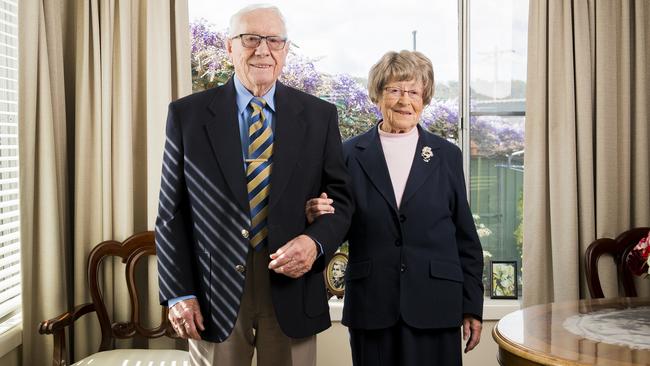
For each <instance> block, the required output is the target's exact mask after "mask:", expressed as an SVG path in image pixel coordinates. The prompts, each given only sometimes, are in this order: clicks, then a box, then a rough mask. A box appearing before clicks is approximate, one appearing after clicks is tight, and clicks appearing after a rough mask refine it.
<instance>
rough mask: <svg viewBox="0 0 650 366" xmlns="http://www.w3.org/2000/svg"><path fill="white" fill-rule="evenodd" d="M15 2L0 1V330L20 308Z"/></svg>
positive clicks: (14, 318)
mask: <svg viewBox="0 0 650 366" xmlns="http://www.w3.org/2000/svg"><path fill="white" fill-rule="evenodd" d="M18 161H19V160H18V2H17V1H16V0H0V333H2V331H3V330H6V328H7V325H8V324H13V323H15V322H16V318H17V317H19V316H20V315H19V312H20V307H21V296H20V293H21V276H20V211H19V199H18V192H19V182H18V178H19V175H18V167H19V165H18Z"/></svg>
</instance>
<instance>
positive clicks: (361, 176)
mask: <svg viewBox="0 0 650 366" xmlns="http://www.w3.org/2000/svg"><path fill="white" fill-rule="evenodd" d="M417 128H418V133H419V138H418V143H417V148H416V151H415V156H414V157H413V165H412V167H411V171H410V173H409V177H408V180H407V183H406V187H405V190H404V194H403V198H402V202H401V204H400V206H399V209H398V208H397V203H396V201H395V194H394V192H393V185H392V183H391V179H390V174H389V172H388V167H387V165H386V160H385V158H384V153H383V150H382V147H381V142H380V139H379V133H378V131H377V126H374V127H372V128H371V129H370V130H369V131H368V132H365V133H364V134H362V135H359V136H357V137H354V138H352V139H350V140H348V141H346V142H345V143H344V146H343V150H344V157H345V161H346V164H347V167H348V172H349V173H350V178H351V180H352V188H351V189H352V191H353V193H352V196H353V198H354V203H355V212H354V214H353V216H352V223H351V225H350V231H349V233H348V241H349V245H350V257H349V263H348V267H347V270H346V291H345V306H344V309H343V323H344V324H345V325H347V326H349V327H351V328H359V329H382V328H387V327H390V326H392V325H395V324H396V323H397V321H398V320H399V318H400V317H401V318H402V319H403V320H404V321H405V322H406V323H407V324H408V325H410V326H412V327H415V328H423V329H430V328H446V327H456V326H459V325H460V324H461V323H462V318H463V314H471V315H473V316H475V317H477V318H478V319H481V317H482V314H483V310H482V308H483V282H482V279H481V277H482V272H483V253H482V249H481V244H480V242H479V239H478V235H477V233H476V228H475V227H474V220H473V218H472V214H471V212H470V209H469V204H468V202H467V194H466V191H465V180H464V177H463V164H462V154H461V152H460V149H458V147H456V146H455V145H453V144H452V143H450V142H448V141H446V140H444V139H442V138H440V137H438V136H435V135H433V134H432V133H430V132H428V131H425V130H424V129H423V128H421V127H420V126H419V125H418V127H417ZM428 151H430V154H429V153H428Z"/></svg>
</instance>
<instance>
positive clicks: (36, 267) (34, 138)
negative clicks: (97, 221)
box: [18, 0, 72, 365]
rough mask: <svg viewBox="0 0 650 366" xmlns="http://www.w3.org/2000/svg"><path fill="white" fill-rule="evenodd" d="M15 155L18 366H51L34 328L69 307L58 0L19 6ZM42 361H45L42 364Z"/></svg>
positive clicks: (45, 343) (65, 49)
mask: <svg viewBox="0 0 650 366" xmlns="http://www.w3.org/2000/svg"><path fill="white" fill-rule="evenodd" d="M18 8H19V21H18V24H19V42H18V44H19V45H20V50H19V65H20V74H19V104H18V114H19V118H20V122H19V123H18V126H19V130H18V133H19V157H20V221H21V230H20V235H21V255H22V258H21V260H22V276H23V282H22V283H23V286H22V299H23V346H22V352H23V357H22V359H23V364H24V365H46V364H51V355H52V339H51V337H44V336H39V335H38V333H37V329H38V323H39V322H40V321H42V320H45V319H49V318H51V317H54V316H55V315H57V314H59V313H61V312H63V311H64V310H66V309H67V308H68V307H69V305H70V304H69V302H68V298H69V296H70V294H71V290H72V289H71V288H70V287H69V286H68V282H67V279H69V278H71V273H72V272H71V268H72V267H71V266H72V263H71V261H70V257H69V256H68V254H69V253H70V250H69V242H70V238H71V235H70V233H69V231H70V230H69V228H70V226H69V225H70V210H69V208H70V206H69V199H70V197H71V196H70V195H69V190H68V187H69V179H68V172H69V171H68V160H67V159H68V156H70V155H71V154H70V152H69V151H68V146H67V141H68V137H69V133H68V131H67V130H68V126H69V123H68V120H69V117H70V115H69V113H68V111H67V108H66V97H67V96H68V90H67V88H66V78H68V77H69V75H68V74H67V72H66V71H67V70H66V68H65V66H64V65H65V59H66V54H69V53H70V52H71V51H72V49H71V47H70V45H69V43H68V42H67V40H66V39H65V37H64V35H65V34H66V31H68V30H70V29H71V28H68V27H67V24H69V22H70V20H71V17H70V16H69V13H67V12H66V9H65V6H64V1H63V0H44V1H21V3H20V4H19V7H18ZM47 356H50V362H49V363H48V362H46V359H47Z"/></svg>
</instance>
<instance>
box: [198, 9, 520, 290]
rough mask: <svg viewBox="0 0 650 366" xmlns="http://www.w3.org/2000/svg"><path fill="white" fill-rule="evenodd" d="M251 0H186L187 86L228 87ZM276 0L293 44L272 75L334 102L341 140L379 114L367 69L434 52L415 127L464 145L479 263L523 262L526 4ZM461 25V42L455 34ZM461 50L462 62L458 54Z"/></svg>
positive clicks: (457, 33)
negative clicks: (231, 42) (233, 23)
mask: <svg viewBox="0 0 650 366" xmlns="http://www.w3.org/2000/svg"><path fill="white" fill-rule="evenodd" d="M256 2H257V1H255V0H250V1H245V2H237V3H224V2H220V3H218V2H214V1H211V0H190V1H189V11H190V26H191V36H192V81H193V88H194V90H195V91H198V90H203V89H205V88H209V87H212V86H214V85H219V84H221V83H224V82H225V81H226V80H228V78H229V77H230V76H231V75H232V73H233V67H232V65H231V64H230V62H229V61H228V58H227V54H226V51H225V39H226V32H227V28H228V22H229V18H230V16H231V15H232V14H233V13H235V12H236V11H237V10H239V9H240V8H241V7H243V6H245V5H247V4H249V3H251V4H252V3H256ZM520 3H521V4H520ZM275 4H276V5H277V6H278V7H279V8H280V9H281V10H282V12H283V13H284V15H285V17H286V18H287V19H286V20H287V28H288V32H289V37H290V39H291V41H292V43H293V47H292V50H291V52H290V54H289V57H288V60H287V65H286V66H285V69H284V73H283V75H282V76H281V77H280V80H281V81H282V82H284V83H285V84H288V85H291V86H293V87H296V88H298V89H301V90H304V91H306V92H308V93H311V94H314V95H316V96H319V97H321V98H323V99H326V100H329V101H330V102H332V103H334V104H336V105H337V106H338V107H339V108H338V110H339V123H340V129H341V134H342V137H343V138H344V139H345V138H348V137H351V136H354V135H356V134H359V133H361V132H363V131H365V130H367V129H368V128H369V127H370V126H371V125H372V124H374V122H375V121H376V120H377V117H378V110H377V109H376V107H375V106H374V105H373V104H372V103H371V102H370V100H369V98H368V93H367V90H366V84H367V76H368V71H369V70H370V67H371V66H372V65H373V64H374V63H375V62H376V61H377V60H379V58H380V57H381V55H383V54H384V53H385V52H386V51H388V50H401V49H417V50H418V51H421V52H423V53H424V54H425V55H427V56H428V57H429V58H430V59H431V61H432V63H433V66H434V72H435V79H436V92H435V95H434V100H433V101H432V102H431V104H430V105H429V106H428V107H427V108H426V109H425V111H424V113H423V115H422V119H423V121H422V124H423V126H424V127H425V128H427V129H429V130H430V131H432V132H434V133H436V134H438V135H440V136H442V137H444V138H446V139H448V140H449V141H452V142H454V143H456V144H458V145H459V146H465V145H466V146H467V147H466V148H464V155H465V157H466V161H467V169H466V170H467V172H468V175H469V177H468V189H469V197H470V204H471V207H472V210H473V211H474V213H475V214H476V216H475V221H476V223H477V226H478V228H479V234H480V236H481V242H482V243H483V246H484V250H485V251H484V256H485V259H486V263H488V262H489V260H490V259H493V260H514V259H519V258H520V246H518V245H519V241H518V240H517V238H518V236H517V234H516V232H518V230H519V231H520V223H521V216H520V214H519V213H518V210H519V207H520V205H521V198H520V196H521V186H522V180H523V179H522V177H523V121H524V105H525V103H524V102H525V101H524V98H525V95H524V90H525V77H526V75H525V71H526V69H525V65H526V42H525V41H526V28H527V22H526V19H527V11H528V10H527V6H528V5H527V2H525V1H524V2H522V1H517V0H505V1H504V0H484V1H480V2H479V1H477V2H471V6H472V7H471V9H470V12H468V15H469V16H463V15H462V12H461V11H460V10H461V9H464V7H465V6H467V5H469V1H468V0H458V1H453V0H448V1H436V2H429V3H426V4H425V3H423V2H413V1H406V2H394V1H387V0H377V1H374V2H373V3H372V16H369V11H370V10H369V6H368V3H355V2H346V1H344V0H332V1H330V2H327V3H323V4H320V5H319V7H318V9H317V14H316V13H315V11H314V8H313V6H312V5H311V4H305V3H300V2H295V1H290V0H284V1H283V0H278V1H276V2H275ZM470 13H471V14H470ZM460 29H466V30H468V31H469V42H466V43H463V42H460V41H459V38H460V37H459V35H460V34H462V33H461V32H460V31H459V30H460ZM511 50H512V52H511ZM462 54H467V55H469V57H468V58H466V59H463V58H462V57H460V55H462ZM464 60H467V61H464ZM461 61H463V62H461ZM465 66H466V67H465ZM461 80H468V82H466V83H463V82H461ZM464 84H466V87H465V88H466V89H467V93H466V94H467V95H468V97H466V98H465V99H463V98H461V96H462V93H463V91H464V87H463V85H464ZM462 116H468V118H462ZM462 120H467V121H469V123H466V124H462V123H461V121H462ZM464 141H465V143H463V142H464ZM490 256H491V257H490ZM519 263H521V261H519ZM486 269H488V270H487V272H486V273H489V267H488V266H487V265H486ZM485 278H486V279H487V276H486V277H485ZM485 284H486V289H489V283H487V282H486V283H485ZM520 293H521V292H520Z"/></svg>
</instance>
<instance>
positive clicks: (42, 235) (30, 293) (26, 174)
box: [20, 0, 191, 365]
mask: <svg viewBox="0 0 650 366" xmlns="http://www.w3.org/2000/svg"><path fill="white" fill-rule="evenodd" d="M20 8H21V9H20V11H21V18H20V24H21V33H20V35H21V39H20V44H21V47H24V48H23V49H21V67H22V69H21V86H20V89H21V90H20V92H21V94H20V99H21V100H20V114H21V129H20V133H21V136H20V137H21V141H20V142H21V146H20V148H21V151H20V153H21V164H22V165H21V168H22V169H21V184H22V186H23V187H24V188H23V194H22V198H21V205H22V206H21V213H22V218H21V220H22V221H21V224H22V225H21V233H22V247H23V268H29V269H30V270H29V271H24V272H25V281H24V291H25V296H24V304H25V305H24V319H25V320H24V329H25V332H24V338H23V364H24V365H45V364H49V363H50V362H51V352H52V348H51V344H49V343H51V342H50V339H49V337H44V336H39V335H37V334H36V331H35V329H36V325H37V324H38V322H39V321H40V320H43V319H46V318H49V317H52V316H54V315H56V314H58V313H60V312H62V311H63V310H64V309H68V308H69V307H70V306H71V305H72V304H73V303H74V304H80V303H83V302H87V301H89V300H90V298H89V296H88V292H87V291H88V290H87V285H86V277H85V270H86V260H87V256H88V253H89V252H90V250H91V248H92V247H93V246H94V245H96V244H97V243H99V242H101V241H103V240H107V239H118V240H123V239H125V238H126V237H127V236H129V235H131V234H133V233H134V232H138V231H142V230H146V229H147V228H151V227H152V226H151V225H149V223H150V222H151V221H152V217H154V216H155V212H152V210H151V209H150V208H151V207H155V204H153V203H152V202H149V201H150V200H151V199H153V197H156V199H157V191H156V193H150V192H149V190H151V189H153V188H152V187H153V184H151V180H150V177H151V176H159V170H160V165H158V166H157V167H155V169H154V168H153V166H152V165H151V164H149V161H151V160H154V161H158V160H159V159H160V158H159V157H158V156H157V155H160V154H161V153H162V143H163V141H162V140H161V138H160V137H158V136H162V134H163V133H164V123H165V115H166V110H167V109H166V106H167V104H168V103H169V102H170V101H171V100H173V99H176V98H178V97H180V96H183V95H186V94H189V93H190V92H191V80H190V65H189V60H190V56H189V26H188V14H187V0H148V1H119V0H84V1H78V0H54V1H53V0H47V1H46V0H27V1H23V2H21V6H20ZM66 101H67V103H66ZM157 130H160V132H158V131H157ZM150 135H152V136H153V137H152V136H150ZM152 169H153V170H152ZM155 189H157V187H156V188H155ZM123 275H124V274H123V266H122V265H121V263H119V262H116V263H113V264H111V265H109V266H107V267H106V268H105V271H104V277H103V280H104V293H103V295H104V298H105V301H106V302H107V303H108V304H109V311H110V312H112V313H113V314H114V315H115V316H116V318H117V319H118V320H126V319H128V317H129V313H128V303H127V292H126V289H125V288H117V287H115V286H114V284H116V283H118V282H119V281H121V280H122V279H123ZM155 277H156V273H155V269H154V268H151V269H150V270H149V271H148V279H144V280H143V281H142V285H143V286H145V287H147V286H148V287H149V288H148V289H147V288H144V290H146V291H147V292H148V293H149V294H150V295H151V296H150V298H151V302H150V303H151V307H152V318H153V319H152V322H155V321H157V320H158V319H159V316H160V313H159V308H155V307H156V306H157V287H156V281H155ZM154 309H155V310H154ZM75 334H76V337H75V338H74V341H73V344H74V349H75V359H78V358H80V357H83V356H85V355H87V354H88V353H91V352H94V351H96V350H97V347H98V345H99V339H100V337H99V327H98V324H97V321H96V318H95V317H92V316H89V317H85V319H84V320H83V321H82V322H80V323H79V325H77V326H76V327H75ZM140 346H141V345H140ZM145 346H146V345H145Z"/></svg>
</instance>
